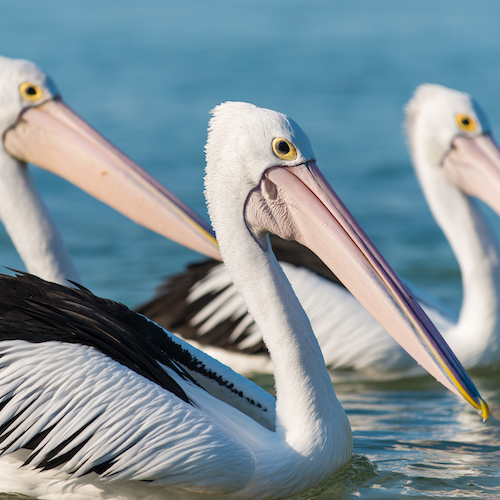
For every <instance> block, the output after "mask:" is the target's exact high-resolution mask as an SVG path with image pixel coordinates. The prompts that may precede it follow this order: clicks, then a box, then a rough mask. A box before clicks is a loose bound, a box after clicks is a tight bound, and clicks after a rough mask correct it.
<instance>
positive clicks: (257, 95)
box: [0, 0, 500, 500]
mask: <svg viewBox="0 0 500 500" xmlns="http://www.w3.org/2000/svg"><path fill="white" fill-rule="evenodd" d="M499 19H500V3H499V2H498V1H496V0H484V1H482V2H471V1H470V0H440V1H436V0H404V1H401V0H377V1H374V0H356V1H349V2H347V1H342V2H341V1H337V0H307V1H300V0H286V1H285V0H274V1H269V0H253V1H244V0H239V1H235V0H210V1H208V0H182V1H176V2H174V1H167V0H141V1H135V0H134V1H132V0H120V1H118V0H106V1H102V0H86V1H84V2H82V1H75V0H64V1H63V0H44V1H43V2H39V1H34V0H17V1H15V2H1V4H0V53H1V54H3V55H5V56H9V57H14V58H26V59H31V60H33V61H34V62H36V63H37V64H38V65H39V66H40V67H41V68H42V69H43V70H45V71H46V72H47V73H49V74H50V75H51V76H52V78H53V80H54V81H55V83H56V85H57V86H58V88H59V90H60V92H61V94H62V96H63V98H64V100H65V102H66V103H67V104H69V105H70V106H71V107H72V108H73V109H74V110H75V111H77V112H78V113H79V114H80V115H81V116H82V117H83V118H85V119H86V120H87V121H88V122H89V123H90V124H92V125H93V126H94V127H95V128H97V130H99V131H100V132H101V133H102V134H103V135H104V136H105V137H107V138H108V139H110V140H111V141H112V142H113V143H114V144H115V145H116V146H118V147H119V148H120V149H122V150H123V151H124V152H126V153H127V154H128V155H129V156H130V157H131V158H132V159H134V160H135V161H137V162H138V163H139V164H140V165H141V166H143V167H144V168H145V169H146V170H148V171H150V172H151V173H152V174H153V175H154V176H155V177H157V178H158V179H159V180H160V181H161V182H163V183H164V184H165V185H166V186H167V187H168V188H169V189H171V190H172V191H173V192H174V193H175V194H177V195H178V196H179V197H180V198H181V199H182V200H184V201H185V202H187V203H188V204H189V205H191V206H192V207H193V208H195V210H196V211H197V212H198V213H200V214H203V216H204V217H206V210H205V205H204V199H203V195H202V189H203V181H202V176H203V168H204V151H203V147H204V143H205V139H206V130H207V123H208V119H209V110H210V109H212V108H213V107H214V106H215V105H217V104H219V103H221V102H223V101H226V100H242V101H249V102H252V103H254V104H256V105H258V106H263V107H268V108H272V109H275V110H278V111H281V112H284V113H287V114H288V115H290V116H291V117H292V118H293V119H294V120H296V121H297V122H298V123H299V124H300V126H301V127H302V128H303V129H304V131H305V132H306V133H307V134H308V135H309V138H310V139H311V142H312V145H313V148H314V151H315V153H316V157H317V163H318V166H319V167H320V168H321V169H322V171H323V172H324V174H325V175H326V177H327V179H328V180H329V181H330V183H331V185H332V186H333V187H334V189H335V190H336V191H337V193H338V194H339V195H340V197H341V198H342V199H343V201H344V202H345V203H346V205H347V206H348V207H349V209H350V210H351V212H352V213H353V214H354V216H355V217H356V218H357V219H358V221H359V222H360V223H361V225H362V227H363V228H364V229H365V231H366V232H367V233H368V234H369V236H370V237H371V238H372V239H373V240H374V242H375V244H376V245H377V247H378V248H379V249H380V250H381V252H382V254H383V255H384V256H385V257H386V258H387V260H388V261H389V263H390V264H391V265H392V267H393V268H394V269H395V270H396V272H397V273H398V274H399V275H400V276H402V277H403V278H406V279H408V280H410V281H412V282H413V283H415V284H417V285H419V286H420V287H421V288H423V289H425V290H426V291H427V292H430V293H432V294H433V295H434V296H436V297H438V298H440V299H441V300H442V301H444V302H445V303H446V304H447V305H449V306H451V307H452V308H453V309H454V310H455V311H457V310H458V309H459V306H460V299H461V284H460V274H459V271H458V267H457V264H456V261H455V258H454V256H453V254H452V252H451V249H450V247H449V246H448V244H447V242H446V241H445V239H444V236H443V235H442V234H441V232H440V230H439V228H438V227H437V225H436V224H435V222H434V220H433V218H432V216H431V215H430V212H429V210H428V208H427V206H426V203H425V201H424V198H423V196H422V194H421V192H420V188H419V186H418V183H417V181H416V178H415V176H414V173H413V169H412V167H411V163H410V159H409V156H408V153H407V149H406V142H405V134H404V130H403V122H404V112H403V107H404V105H405V103H406V102H407V101H408V100H409V99H410V97H411V96H412V94H413V92H414V90H415V88H416V87H417V86H418V85H420V84H422V83H425V82H428V83H440V84H442V85H446V86H449V87H452V88H456V89H458V90H461V91H466V92H469V93H471V94H472V95H473V96H474V97H475V98H476V99H477V101H478V102H479V103H480V104H481V105H482V107H483V108H484V109H485V110H486V112H487V114H488V115H489V118H490V121H491V124H492V127H493V131H495V130H497V131H499V130H500V99H499V97H498V94H499V92H498V82H500V29H499V26H498V25H499ZM32 170H33V174H34V176H35V178H36V182H37V184H38V187H39V189H40V191H41V193H42V196H43V198H44V199H45V201H46V203H47V205H48V206H49V208H50V211H51V212H52V214H53V216H54V218H55V219H56V221H57V223H58V225H59V228H60V230H61V233H62V235H63V237H64V240H65V242H66V244H67V245H68V247H69V250H70V253H71V255H72V257H73V258H74V261H75V263H76V267H77V269H78V271H79V272H80V276H81V278H82V281H83V284H84V285H85V286H87V287H88V288H90V289H91V290H92V291H93V292H94V293H96V294H99V295H103V296H105V297H108V298H113V299H115V300H119V301H122V302H124V303H126V304H127V305H129V306H135V305H137V304H139V303H141V302H143V301H145V300H147V299H148V298H149V297H150V296H151V294H152V293H153V290H154V288H155V287H156V286H157V285H158V284H159V283H160V280H161V278H162V277H163V276H166V275H168V274H172V273H175V272H180V271H181V270H182V268H183V266H184V265H185V264H187V263H189V262H192V261H195V260H198V259H199V258H200V256H198V255H197V254H195V253H194V252H190V251H187V250H185V249H184V248H182V247H179V246H177V245H175V244H174V243H170V242H169V241H166V240H164V239H163V238H161V237H159V236H157V235H155V234H153V233H151V232H149V231H148V230H146V229H142V228H140V227H138V226H137V225H135V224H134V223H132V222H130V221H128V220H126V219H125V218H124V217H122V216H121V215H119V214H117V213H115V212H113V211H112V210H111V209H109V208H108V207H106V206H104V205H102V204H101V203H99V202H97V201H95V200H94V199H92V198H90V197H89V196H87V195H86V194H85V193H82V192H80V191H79V190H77V189H76V188H74V187H73V186H72V185H70V184H68V183H66V182H65V181H62V180H61V179H59V178H57V177H54V176H52V175H50V174H48V173H46V172H42V171H39V170H38V169H34V168H33V169H32ZM488 217H489V218H490V220H491V223H492V224H493V225H494V226H495V227H496V230H497V233H498V230H499V229H500V226H499V223H498V220H497V219H498V218H497V217H495V216H493V215H492V213H490V212H488ZM0 255H1V262H0V264H1V265H3V266H7V267H11V268H15V269H23V265H22V262H21V261H20V260H19V257H18V256H17V254H16V252H15V251H14V249H13V247H12V244H11V242H10V240H9V238H8V236H7V235H6V233H5V231H4V230H3V228H0ZM258 382H259V383H262V384H263V385H265V386H266V387H272V380H271V381H270V380H261V379H259V380H258ZM498 385H499V384H498V376H496V377H489V378H484V379H479V387H480V389H481V390H482V391H483V396H484V397H485V398H486V399H487V400H488V401H489V402H490V405H491V407H492V410H493V417H491V418H490V420H489V421H488V422H487V425H486V426H483V424H482V422H481V421H480V419H479V417H477V416H476V415H475V414H474V413H473V411H472V410H470V409H469V408H466V407H465V404H463V403H462V402H461V401H459V400H458V399H457V398H455V397H454V396H453V395H451V394H449V393H447V392H445V391H444V390H443V389H442V388H440V387H437V384H435V383H434V382H433V381H431V380H428V379H426V380H425V381H424V382H422V381H415V382H411V383H408V382H407V381H403V382H399V383H394V384H385V385H375V384H372V385H370V384H368V385H366V384H361V385H360V384H357V385H356V384H351V385H349V384H347V385H336V390H337V393H338V394H339V398H340V400H341V402H342V403H343V405H344V406H345V408H346V409H347V413H348V415H349V418H350V420H351V424H352V426H353V430H354V439H355V441H354V445H355V452H356V453H357V454H358V455H357V456H356V457H355V460H354V462H353V464H352V465H351V466H350V468H348V469H347V471H346V472H345V473H344V474H343V475H340V476H339V477H337V478H336V479H335V480H334V482H333V483H332V484H330V485H329V486H328V487H327V489H326V490H325V487H321V488H320V489H319V490H317V491H315V492H313V493H310V492H309V493H307V494H305V495H303V496H300V498H304V499H305V498H307V499H312V498H322V499H324V500H326V499H327V498H328V499H330V498H336V499H338V498H351V497H352V498H354V497H356V498H359V497H363V498H370V499H371V498H383V499H384V500H387V499H388V498H400V495H401V493H406V494H408V495H412V496H418V497H419V498H444V497H453V498H482V499H484V498H498V494H499V482H500V480H499V476H500V433H499V432H498V428H499V426H498V420H497V419H496V418H495V413H497V414H498V412H500V392H499V388H498ZM415 399H417V401H415Z"/></svg>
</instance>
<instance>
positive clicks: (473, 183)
mask: <svg viewBox="0 0 500 500" xmlns="http://www.w3.org/2000/svg"><path fill="white" fill-rule="evenodd" d="M406 114H407V120H406V129H407V135H408V143H409V146H410V151H411V155H412V158H413V164H414V167H415V171H416V173H417V177H418V179H419V181H420V184H421V186H422V189H423V191H424V194H425V196H426V199H427V201H428V203H429V207H430V209H431V211H432V213H433V214H434V217H435V218H436V221H437V222H438V224H439V225H440V227H441V228H442V230H443V231H444V233H445V235H446V237H447V238H448V241H449V242H450V244H451V246H452V248H453V250H454V252H455V255H456V257H457V260H458V263H459V266H460V270H461V273H462V284H463V302H462V307H461V310H460V315H459V316H458V317H455V316H454V315H453V314H450V312H449V311H448V310H447V309H446V308H444V307H442V306H441V305H440V304H439V303H438V301H436V300H435V299H433V298H432V297H429V296H428V295H426V294H423V293H422V292H421V291H419V290H416V289H414V288H412V291H413V293H414V295H415V297H417V299H418V300H419V301H420V303H421V305H422V306H423V307H424V309H425V310H426V312H427V313H428V314H429V316H430V318H431V319H432V321H433V322H434V323H435V324H436V326H437V327H438V328H439V330H440V331H441V332H442V333H443V335H444V337H445V339H446V341H447V342H448V343H449V344H450V346H451V347H452V348H453V349H454V351H455V352H456V354H457V356H458V357H459V359H460V360H461V361H462V362H463V363H464V365H465V366H466V367H467V368H473V367H484V366H494V365H498V364H499V363H500V304H499V298H500V266H499V261H500V252H499V249H498V245H497V243H496V241H495V238H494V236H493V233H492V231H491V229H490V228H489V226H488V224H487V222H486V220H485V218H484V216H483V215H482V214H481V212H480V210H479V209H478V207H477V205H476V202H475V199H474V198H478V199H480V200H481V201H483V202H485V203H487V204H488V205H489V206H490V207H491V208H493V210H495V211H496V212H497V213H499V214H500V203H499V200H500V152H499V150H498V147H497V146H496V144H495V142H494V141H493V138H492V135H491V127H490V125H489V122H488V120H487V118H486V115H485V113H484V112H483V111H482V109H481V108H480V107H479V105H478V104H477V103H476V102H475V101H474V100H473V99H472V98H471V97H470V96H469V95H467V94H464V93H461V92H458V91H455V90H452V89H448V88H445V87H442V86H439V85H422V86H421V87H419V88H418V89H417V90H416V92H415V95H414V97H413V98H412V100H411V101H410V102H409V104H408V105H407V107H406ZM271 241H272V244H273V247H274V248H275V250H276V255H277V257H278V260H280V263H281V265H282V266H283V269H284V271H285V273H286V275H287V277H288V279H289V280H290V282H291V284H292V286H293V288H294V290H295V293H296V294H297V296H298V297H299V300H300V302H301V304H302V306H303V307H304V309H305V310H306V312H307V314H308V317H309V319H310V320H311V323H312V326H313V330H314V332H315V334H316V337H317V339H318V342H319V344H320V347H321V350H322V352H323V356H324V358H325V362H326V364H327V366H328V368H329V370H330V371H331V372H332V373H335V374H338V375H340V374H342V373H346V374H348V376H349V377H353V376H354V377H361V378H365V377H367V378H377V377H380V378H385V377H394V376H397V377H400V376H413V375H421V374H422V370H421V369H420V368H419V367H418V366H416V365H415V363H414V361H413V360H412V359H411V357H410V356H408V355H407V353H406V352H404V350H403V349H401V347H400V346H399V345H398V344H397V343H396V342H394V341H393V339H392V338H391V337H390V336H388V335H386V336H384V335H383V333H382V330H383V328H382V326H381V325H380V324H379V323H377V321H375V319H374V318H373V316H371V315H370V314H369V313H368V312H367V311H366V310H365V309H364V308H363V306H362V305H361V304H360V302H359V301H358V300H357V299H356V298H355V297H353V295H352V294H351V293H350V292H349V291H348V290H347V289H346V288H345V287H344V286H343V285H342V283H341V282H340V280H339V279H338V278H337V277H336V276H335V275H334V274H332V273H331V271H330V270H329V269H327V268H326V267H325V266H324V265H323V264H322V263H321V262H320V261H318V259H317V258H316V257H315V256H314V255H312V254H311V253H310V252H308V250H307V249H305V248H303V247H301V246H300V245H298V244H297V243H295V242H291V241H283V240H281V239H279V238H277V237H273V238H271ZM138 310H139V311H140V312H141V313H142V314H145V315H147V316H148V317H150V318H152V319H154V320H155V321H157V322H158V323H159V324H161V325H162V326H164V327H166V328H169V329H171V330H172V331H175V332H178V333H179V334H180V335H182V336H183V337H184V338H186V339H187V340H188V341H189V342H191V343H193V345H196V346H197V347H198V348H201V349H203V350H204V351H206V352H207V353H209V354H210V355H211V356H214V357H216V358H217V359H219V360H221V361H222V362H224V363H226V364H228V365H230V366H231V367H232V368H234V369H235V370H238V371H240V372H241V373H252V372H264V373H272V371H273V364H272V361H271V359H270V358H269V356H268V353H267V351H266V348H265V346H264V342H263V341H262V335H261V332H260V331H259V328H258V326H257V325H256V323H255V322H254V321H253V319H252V317H251V316H250V315H248V314H247V309H246V306H245V304H244V302H243V301H242V299H241V298H240V295H239V294H238V293H237V291H236V290H235V289H234V288H233V286H232V284H231V279H230V277H229V275H228V273H227V272H226V270H225V269H224V267H223V266H222V265H220V264H219V262H218V261H217V260H214V259H213V260H211V261H206V262H204V263H200V264H195V265H193V266H191V267H190V268H188V270H187V271H186V272H185V273H183V274H180V275H177V276H174V277H172V278H170V279H169V280H167V282H166V283H165V284H164V285H162V287H161V288H160V289H159V290H158V293H157V296H156V297H155V298H153V299H152V300H151V301H149V302H148V303H146V304H144V305H142V306H141V307H139V308H138Z"/></svg>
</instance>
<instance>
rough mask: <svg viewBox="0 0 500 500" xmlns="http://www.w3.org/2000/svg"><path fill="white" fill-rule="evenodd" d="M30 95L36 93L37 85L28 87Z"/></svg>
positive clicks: (27, 91)
mask: <svg viewBox="0 0 500 500" xmlns="http://www.w3.org/2000/svg"><path fill="white" fill-rule="evenodd" d="M25 92H26V93H27V94H28V95H36V88H35V87H26V91H25Z"/></svg>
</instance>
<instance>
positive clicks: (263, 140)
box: [0, 103, 488, 500]
mask: <svg viewBox="0 0 500 500" xmlns="http://www.w3.org/2000/svg"><path fill="white" fill-rule="evenodd" d="M213 115H214V116H213V118H212V119H211V122H210V130H209V137H208V141H207V147H206V152H207V172H206V178H205V181H206V182H205V186H206V197H207V203H208V207H209V213H210V217H211V220H212V222H213V225H214V227H215V231H216V234H217V237H218V241H219V244H220V249H221V253H222V255H223V257H224V261H225V263H226V265H227V267H228V269H229V272H230V274H231V277H232V279H233V280H234V283H235V284H236V286H237V287H238V288H239V290H240V291H241V293H242V294H243V296H244V297H245V300H246V302H247V303H248V305H249V309H250V310H251V312H252V314H253V315H254V317H255V321H256V322H257V323H258V324H259V326H260V328H261V331H262V332H263V336H264V341H265V342H266V345H267V348H268V349H269V352H270V354H271V356H272V358H273V361H274V366H275V372H274V373H275V385H276V393H277V399H276V400H274V398H273V397H272V396H270V395H269V394H268V393H266V392H265V391H264V390H263V389H261V388H259V387H258V386H256V385H255V384H253V383H252V382H250V381H248V380H247V379H245V378H244V377H242V376H241V375H238V374H236V373H235V372H233V371H231V370H230V369H229V368H227V367H225V366H223V365H222V364H220V363H219V362H217V361H215V360H213V359H211V358H210V357H209V356H207V355H206V354H204V353H203V352H201V351H197V350H196V349H195V348H194V347H192V346H190V345H189V344H187V343H186V342H184V341H183V340H181V339H178V338H176V337H174V336H171V335H170V334H169V333H168V332H166V331H165V330H163V329H162V328H160V327H158V326H157V325H156V324H155V323H153V322H151V321H149V320H148V319H146V318H145V317H144V316H142V315H138V314H137V313H132V312H131V311H129V310H127V309H126V308H125V307H124V306H122V305H120V304H116V303H114V302H112V301H108V300H103V299H99V298H97V297H95V296H93V295H92V294H91V293H90V292H88V291H86V290H84V289H71V288H66V287H63V286H61V285H58V284H54V283H46V282H43V281H42V280H40V279H39V278H35V277H32V276H29V275H26V276H20V277H18V278H14V277H3V278H1V279H0V442H1V452H0V491H16V492H21V493H28V494H31V495H36V496H39V497H42V498H46V499H51V498H70V499H72V500H73V499H75V498H78V499H84V498H92V499H94V498H137V499H139V498H140V499H141V500H142V499H146V498H147V499H153V498H169V499H174V498H198V495H200V496H202V495H204V494H211V495H212V496H211V497H210V498H214V496H213V495H217V498H220V497H224V498H226V497H227V498H230V499H261V498H277V497H283V496H288V495H291V494H293V493H295V492H299V491H301V490H303V489H305V488H308V487H310V486H313V485H315V484H318V483H319V482H321V481H322V480H324V479H325V478H327V477H329V476H330V475H332V474H333V473H335V472H336V471H337V470H338V469H339V468H340V467H342V466H343V465H344V464H346V463H347V462H349V460H350V459H351V454H352V436H351V430H350V426H349V422H348V420H347V417H346V415H345V413H344V411H343V409H342V407H341V405H340V403H339V402H338V400H337V399H336V396H335V392H334V389H333V386H332V382H331V379H330V376H329V374H328V371H327V369H326V366H325V364H324V361H323V357H322V354H321V350H320V349H319V346H318V343H317V340H316V338H315V336H314V334H313V331H312V329H311V326H310V324H309V322H308V320H307V316H306V315H305V313H304V311H303V309H302V308H301V307H300V304H299V302H298V300H297V298H296V297H295V295H294V293H293V291H292V289H291V287H290V284H289V283H288V282H287V280H286V277H285V275H284V274H283V272H282V270H281V268H280V266H279V264H278V262H277V261H276V259H275V257H274V255H273V253H272V250H271V248H270V245H269V244H268V241H267V237H266V233H268V232H269V231H273V232H274V233H277V234H279V235H280V236H282V237H286V238H296V239H299V240H300V241H301V242H302V243H303V244H306V245H309V246H310V247H311V248H312V249H313V250H314V251H315V252H317V253H318V254H319V256H321V258H322V259H325V263H326V264H327V265H328V266H329V267H331V268H332V271H333V272H335V273H337V274H338V275H339V276H340V277H341V278H342V280H343V282H344V283H345V284H346V286H348V287H349V288H350V290H351V291H352V292H353V293H354V294H355V295H356V296H358V297H359V299H360V300H361V301H362V302H363V304H364V305H365V306H366V307H367V308H368V309H369V310H370V311H371V312H372V313H373V314H375V316H376V317H377V318H378V320H379V321H381V322H382V323H383V324H384V326H385V327H386V328H387V330H388V331H389V332H391V334H393V335H394V336H395V338H396V339H397V340H398V341H399V342H401V343H402V345H404V346H405V348H406V349H408V351H409V352H410V353H411V354H412V355H413V356H414V357H415V359H416V360H417V361H418V362H420V363H421V364H422V366H424V367H425V368H426V369H427V370H428V371H429V372H430V373H432V374H433V375H434V376H435V377H436V378H437V379H438V380H440V381H441V382H442V383H443V384H444V385H445V386H446V387H448V388H449V389H450V390H452V391H453V392H455V393H457V394H460V395H461V396H462V397H464V398H465V399H466V400H467V401H468V402H469V403H470V404H472V405H473V406H474V408H476V409H477V410H478V411H479V412H480V413H481V414H482V415H483V417H487V415H488V407H487V405H486V403H484V401H483V400H482V399H481V397H480V396H479V394H478V393H477V390H476V389H475V387H474V385H473V384H472V382H471V381H470V379H469V378H468V375H467V373H466V372H465V370H464V369H463V368H462V366H461V365H460V363H459V362H458V361H457V360H456V358H455V357H454V356H453V353H452V352H451V351H450V350H449V348H448V347H447V345H446V344H445V343H444V342H443V340H442V338H441V337H440V335H439V333H438V332H437V330H436V329H435V328H434V326H433V325H432V323H431V322H430V321H429V320H428V318H427V317H426V316H425V313H423V311H422V310H421V308H420V307H419V305H418V303H417V302H416V301H414V300H413V298H412V297H411V295H410V294H409V293H408V292H407V290H406V289H405V288H404V285H402V283H401V282H400V280H399V279H398V278H397V276H396V275H395V274H394V272H393V271H392V270H391V269H390V267H389V266H388V265H387V264H386V262H385V261H384V259H383V258H382V256H381V255H380V254H379V253H378V251H377V250H376V249H375V248H374V246H373V244H372V243H371V242H370V241H369V240H368V238H367V237H366V235H365V234H364V233H363V231H362V230H361V228H360V227H359V226H358V224H357V223H356V221H355V220H354V219H353V217H352V216H351V215H350V214H349V212H348V211H347V209H346V208H345V207H344V205H343V204H342V202H341V201H340V199H339V198H338V197H337V196H336V194H335V193H334V192H333V190H332V188H331V187H330V186H329V185H328V184H327V182H326V181H325V180H324V178H323V177H322V175H321V173H320V172H319V170H318V167H317V166H316V164H315V163H314V154H313V152H312V149H311V146H310V143H309V140H308V138H307V137H306V135H305V134H304V133H303V132H302V130H301V129H300V128H299V127H298V125H297V124H295V122H293V121H292V120H290V119H289V118H287V117H286V116H284V115H282V114H279V113H276V112H274V111H270V110H265V109H260V108H257V107H255V106H253V105H250V104H246V103H225V104H222V105H220V106H218V107H217V108H216V109H215V110H214V112H213ZM21 464H24V466H22V467H21Z"/></svg>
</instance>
